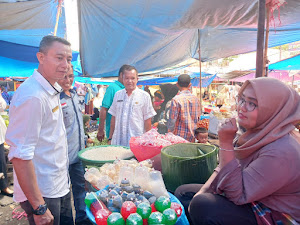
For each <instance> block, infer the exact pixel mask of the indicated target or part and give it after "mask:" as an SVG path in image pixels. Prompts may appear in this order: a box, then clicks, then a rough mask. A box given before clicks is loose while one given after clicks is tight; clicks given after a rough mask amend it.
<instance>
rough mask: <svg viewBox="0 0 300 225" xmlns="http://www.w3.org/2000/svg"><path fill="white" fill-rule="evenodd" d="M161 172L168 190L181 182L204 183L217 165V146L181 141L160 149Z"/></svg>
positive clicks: (173, 188)
mask: <svg viewBox="0 0 300 225" xmlns="http://www.w3.org/2000/svg"><path fill="white" fill-rule="evenodd" d="M161 162H162V173H163V179H164V182H165V185H166V187H167V189H168V190H169V191H175V190H176V188H177V187H179V186H180V185H182V184H190V183H198V184H204V183H205V182H206V181H207V179H208V178H209V177H210V175H211V174H212V173H213V171H214V169H215V168H216V166H217V147H216V146H214V145H205V144H198V143H181V144H175V145H170V146H167V147H164V148H163V149H162V151H161Z"/></svg>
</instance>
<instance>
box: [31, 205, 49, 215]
mask: <svg viewBox="0 0 300 225" xmlns="http://www.w3.org/2000/svg"><path fill="white" fill-rule="evenodd" d="M47 209H48V207H47V204H46V203H45V204H43V205H39V206H38V207H37V208H36V209H35V210H33V212H32V213H33V214H34V215H44V214H45V212H46V211H47Z"/></svg>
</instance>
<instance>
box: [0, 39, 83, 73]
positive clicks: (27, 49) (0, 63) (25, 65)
mask: <svg viewBox="0 0 300 225" xmlns="http://www.w3.org/2000/svg"><path fill="white" fill-rule="evenodd" d="M0 49H1V51H0V77H29V76H31V75H32V73H33V70H34V69H37V68H38V60H37V58H36V53H37V52H38V51H39V48H38V47H35V46H29V45H22V44H16V43H12V42H7V41H2V40H0ZM72 55H73V59H72V64H73V66H74V74H75V75H78V74H81V66H80V57H79V52H74V51H73V53H72Z"/></svg>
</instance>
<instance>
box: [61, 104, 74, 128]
mask: <svg viewBox="0 0 300 225" xmlns="http://www.w3.org/2000/svg"><path fill="white" fill-rule="evenodd" d="M62 111H63V116H64V124H65V127H66V128H67V127H69V126H71V125H72V118H73V116H74V112H72V111H71V110H70V108H69V107H63V108H62Z"/></svg>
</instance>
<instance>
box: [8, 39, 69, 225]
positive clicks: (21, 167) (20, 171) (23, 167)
mask: <svg viewBox="0 0 300 225" xmlns="http://www.w3.org/2000/svg"><path fill="white" fill-rule="evenodd" d="M37 58H38V61H39V67H38V69H37V70H35V71H34V73H33V75H32V76H31V77H29V78H28V79H27V80H26V81H25V82H24V83H23V84H22V85H21V86H20V87H19V88H18V89H17V91H16V93H15V95H14V98H13V100H12V103H11V106H10V110H9V111H10V112H9V117H10V124H9V126H8V129H7V133H6V143H7V144H8V145H10V152H9V155H8V157H9V160H10V161H11V162H12V163H13V166H14V200H15V201H16V202H20V205H21V207H22V208H23V209H24V210H25V212H26V213H27V215H28V221H29V223H30V224H56V225H59V224H73V218H72V211H71V202H70V200H71V198H70V191H69V187H70V185H69V177H68V165H69V163H68V150H67V146H68V145H67V137H66V130H65V127H64V122H63V115H62V109H61V105H60V101H59V97H60V95H59V94H60V91H61V87H60V86H59V85H58V84H57V83H56V82H57V81H58V80H59V79H63V78H64V76H65V75H66V74H67V72H68V71H69V69H70V67H71V60H72V50H71V47H70V43H69V42H68V41H66V40H65V39H62V38H59V37H55V36H45V37H44V38H43V39H42V41H41V43H40V48H39V52H38V53H37Z"/></svg>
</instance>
